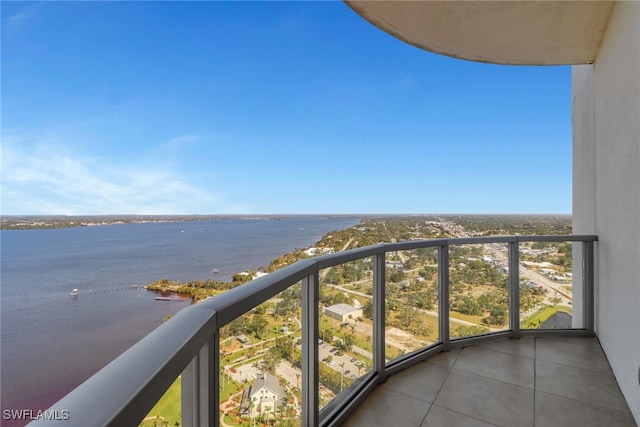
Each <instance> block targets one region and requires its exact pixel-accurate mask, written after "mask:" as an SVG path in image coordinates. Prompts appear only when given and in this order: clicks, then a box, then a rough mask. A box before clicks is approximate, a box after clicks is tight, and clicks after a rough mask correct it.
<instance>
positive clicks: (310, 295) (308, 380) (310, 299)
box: [302, 270, 320, 427]
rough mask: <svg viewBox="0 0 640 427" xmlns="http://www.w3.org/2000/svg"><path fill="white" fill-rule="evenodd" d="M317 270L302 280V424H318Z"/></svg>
mask: <svg viewBox="0 0 640 427" xmlns="http://www.w3.org/2000/svg"><path fill="white" fill-rule="evenodd" d="M319 289H320V276H319V274H318V271H317V270H316V271H315V272H314V273H313V274H311V275H309V276H307V277H306V278H304V279H303V280H302V425H303V426H305V427H315V426H317V425H318V411H319V408H318V406H319V400H318V314H319V313H318V311H319V308H318V303H319V300H318V296H319Z"/></svg>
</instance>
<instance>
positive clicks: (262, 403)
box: [240, 372, 287, 417]
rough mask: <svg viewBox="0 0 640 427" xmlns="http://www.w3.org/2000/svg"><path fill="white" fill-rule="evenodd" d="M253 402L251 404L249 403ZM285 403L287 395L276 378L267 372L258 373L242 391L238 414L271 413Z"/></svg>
mask: <svg viewBox="0 0 640 427" xmlns="http://www.w3.org/2000/svg"><path fill="white" fill-rule="evenodd" d="M251 403H253V405H252V404H251ZM286 403H287V396H286V393H285V391H284V389H283V388H282V387H280V384H279V383H278V379H277V378H276V377H274V376H273V375H271V374H270V373H268V372H265V373H263V374H260V376H258V378H257V379H256V380H255V381H254V382H253V384H251V387H249V388H248V389H246V390H245V391H244V393H242V401H241V402H240V414H241V415H248V416H250V417H255V416H258V415H262V414H273V413H275V412H277V411H279V408H280V406H284V405H285V404H286Z"/></svg>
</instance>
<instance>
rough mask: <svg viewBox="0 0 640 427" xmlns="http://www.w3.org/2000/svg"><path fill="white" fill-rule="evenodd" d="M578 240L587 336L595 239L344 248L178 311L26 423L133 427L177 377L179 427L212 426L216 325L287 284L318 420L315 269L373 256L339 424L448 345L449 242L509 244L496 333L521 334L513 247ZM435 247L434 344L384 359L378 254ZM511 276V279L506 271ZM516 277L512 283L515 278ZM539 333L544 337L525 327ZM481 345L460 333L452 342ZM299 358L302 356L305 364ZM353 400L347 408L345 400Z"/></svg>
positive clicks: (336, 412)
mask: <svg viewBox="0 0 640 427" xmlns="http://www.w3.org/2000/svg"><path fill="white" fill-rule="evenodd" d="M538 241H542V242H562V241H571V242H582V243H583V257H582V263H583V296H584V297H583V310H584V312H585V313H584V324H585V328H583V329H577V330H568V331H566V332H567V333H570V334H584V335H592V334H593V310H594V301H593V299H594V296H593V295H594V293H593V260H594V255H593V242H595V241H597V236H593V235H554V236H493V237H470V238H445V239H432V240H412V241H406V242H397V243H381V244H378V245H373V246H367V247H363V248H357V249H352V250H348V251H343V252H338V253H333V254H327V255H322V256H319V257H316V258H311V259H304V260H301V261H298V262H296V263H295V264H292V265H290V266H288V267H285V268H282V269H280V270H277V271H275V272H273V273H270V274H268V275H266V276H262V277H260V278H257V279H255V280H252V281H251V282H249V283H246V284H244V285H241V286H238V287H236V288H233V289H231V290H228V291H225V292H224V293H222V294H220V295H217V296H215V297H210V298H208V299H206V300H204V301H201V302H199V303H198V304H195V305H192V306H190V307H187V308H185V309H183V310H181V311H180V312H178V313H177V314H176V315H175V316H173V318H172V319H171V321H170V322H166V323H164V324H162V325H161V326H160V327H158V328H157V329H156V330H154V331H153V332H151V333H150V334H149V335H147V336H146V337H144V338H143V339H142V340H140V341H139V342H138V343H136V344H135V345H134V346H132V347H131V348H130V349H129V350H127V351H126V352H124V353H123V354H122V355H120V356H119V357H118V358H116V359H115V360H114V361H112V362H111V363H109V364H108V365H107V366H105V367H104V368H103V369H101V370H100V371H99V372H97V373H96V374H95V375H93V376H92V377H91V378H89V379H88V380H87V381H85V382H84V383H82V384H81V385H79V386H78V387H77V388H76V389H74V390H73V391H71V392H70V393H69V394H68V395H66V396H65V397H64V398H62V399H61V400H60V401H58V402H57V403H55V404H54V405H53V406H52V407H51V408H50V409H49V412H50V413H60V412H62V411H64V412H65V413H67V414H69V419H68V420H38V421H34V422H32V423H31V424H30V425H34V426H45V425H78V426H126V425H137V424H138V423H139V422H140V421H141V420H142V418H143V417H144V416H145V415H146V414H148V412H149V411H150V410H151V408H152V407H153V406H154V404H155V403H156V402H157V401H158V400H159V399H160V398H161V397H162V395H163V394H164V392H165V391H166V390H167V389H168V388H169V386H170V385H171V384H172V383H173V381H174V380H175V379H176V378H177V377H178V376H179V375H181V374H182V376H183V382H182V415H183V423H182V425H183V426H187V425H194V426H201V425H209V426H216V425H218V423H219V416H220V414H219V408H218V369H219V336H218V331H219V329H220V328H221V327H223V326H224V325H226V324H227V323H229V322H231V321H232V320H234V319H236V318H237V317H239V316H241V315H242V314H244V313H246V312H247V311H249V310H251V309H252V308H254V307H256V306H258V305H260V304H261V303H263V302H265V301H267V300H268V299H270V298H272V297H273V296H275V295H277V294H278V293H280V292H282V291H283V290H285V289H287V288H289V287H290V286H292V285H294V284H295V283H298V282H300V281H302V282H303V304H302V312H303V313H302V317H303V330H302V334H303V336H302V350H303V408H302V409H303V425H306V426H314V425H317V424H318V422H319V416H318V413H319V410H318V395H317V386H318V361H317V348H316V347H317V340H318V306H317V304H318V289H319V271H320V270H322V269H325V268H329V267H333V266H336V265H340V264H344V263H346V262H350V261H354V260H358V259H363V258H367V257H373V259H374V288H373V298H374V322H373V323H374V325H373V326H374V371H373V372H372V373H371V375H369V376H365V377H366V378H365V381H362V383H361V384H360V387H355V388H354V389H353V390H351V391H350V393H352V395H353V396H352V397H354V398H355V401H354V399H343V400H344V401H345V404H344V405H342V406H339V407H337V408H333V409H332V410H331V411H329V413H326V414H323V415H324V417H323V420H322V423H323V424H325V425H333V424H339V423H340V421H341V419H343V418H344V416H346V414H348V412H349V411H351V410H353V409H354V408H355V406H354V402H355V404H356V405H357V402H359V401H361V400H362V399H364V397H365V396H366V394H367V393H368V392H369V391H371V390H372V389H373V388H374V387H375V385H376V384H377V383H378V382H380V381H383V380H384V377H385V376H386V375H390V374H392V373H394V372H396V371H398V370H400V369H404V368H405V367H408V366H410V365H412V364H414V363H417V362H418V361H421V360H424V359H425V358H427V357H429V356H430V355H432V354H433V353H434V352H435V351H442V350H445V351H446V350H448V349H449V348H450V346H452V345H455V342H451V341H450V339H449V319H448V311H449V306H448V299H449V296H448V287H449V277H448V256H449V253H448V248H449V246H453V245H465V244H486V243H509V244H510V250H509V266H510V269H509V275H510V289H511V292H510V305H509V312H510V313H511V314H512V316H510V329H509V330H508V331H505V332H500V333H497V334H493V335H494V336H502V335H505V334H509V336H514V337H517V336H520V333H521V332H523V331H520V330H519V325H518V323H519V322H518V319H519V318H518V315H519V314H518V311H519V298H518V292H517V283H518V282H517V280H518V276H517V267H518V259H519V258H518V250H517V249H518V245H519V243H521V242H538ZM430 247H432V248H438V251H439V262H438V283H439V293H438V298H439V304H438V307H439V310H440V315H439V325H440V327H439V329H440V333H439V339H440V342H439V343H438V344H436V345H434V346H430V347H429V348H425V349H421V350H418V351H416V352H414V353H412V354H409V355H406V356H405V357H403V358H400V359H399V360H394V361H393V362H392V363H390V364H388V366H387V365H386V364H385V361H384V325H385V323H384V285H385V283H384V259H385V258H384V257H385V254H386V253H387V252H395V251H402V250H412V249H419V248H430ZM514 271H515V273H516V274H514ZM514 277H515V279H514ZM526 332H527V333H528V334H532V333H535V334H544V333H546V332H548V331H526ZM477 339H484V337H468V338H465V339H464V340H459V342H467V341H469V340H471V341H472V340H477ZM305 358H306V360H305ZM350 402H351V403H350Z"/></svg>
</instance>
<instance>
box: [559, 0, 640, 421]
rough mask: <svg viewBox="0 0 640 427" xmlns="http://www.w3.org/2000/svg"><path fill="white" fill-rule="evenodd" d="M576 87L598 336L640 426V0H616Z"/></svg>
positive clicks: (579, 197)
mask: <svg viewBox="0 0 640 427" xmlns="http://www.w3.org/2000/svg"><path fill="white" fill-rule="evenodd" d="M572 86H573V150H574V151H573V166H574V172H573V221H574V223H573V232H574V233H575V234H597V235H598V238H599V241H598V244H597V252H596V254H597V259H596V301H597V306H596V325H595V326H596V333H597V334H598V337H599V338H600V342H601V343H602V346H603V348H604V349H605V351H606V353H607V357H608V359H609V362H610V364H611V367H612V369H613V371H614V374H615V376H616V379H617V380H618V383H619V384H620V388H621V389H622V392H623V394H624V395H625V398H626V399H627V403H628V404H629V407H630V409H631V411H632V413H633V415H634V417H635V419H636V422H638V423H640V2H617V3H616V4H615V6H614V8H613V11H612V14H611V17H610V20H609V24H608V26H607V30H606V32H605V34H604V38H603V40H602V44H601V46H600V49H599V51H598V54H597V57H596V60H595V63H594V64H593V65H581V66H574V67H573V85H572ZM577 252H578V253H576V254H574V255H578V256H579V255H580V253H579V251H577ZM576 261H577V260H576Z"/></svg>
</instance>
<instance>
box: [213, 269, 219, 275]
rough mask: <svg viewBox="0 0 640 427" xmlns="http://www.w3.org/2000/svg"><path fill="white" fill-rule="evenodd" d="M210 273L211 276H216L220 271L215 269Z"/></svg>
mask: <svg viewBox="0 0 640 427" xmlns="http://www.w3.org/2000/svg"><path fill="white" fill-rule="evenodd" d="M211 272H212V273H213V274H218V273H220V270H218V269H217V268H214V269H213V270H211Z"/></svg>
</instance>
